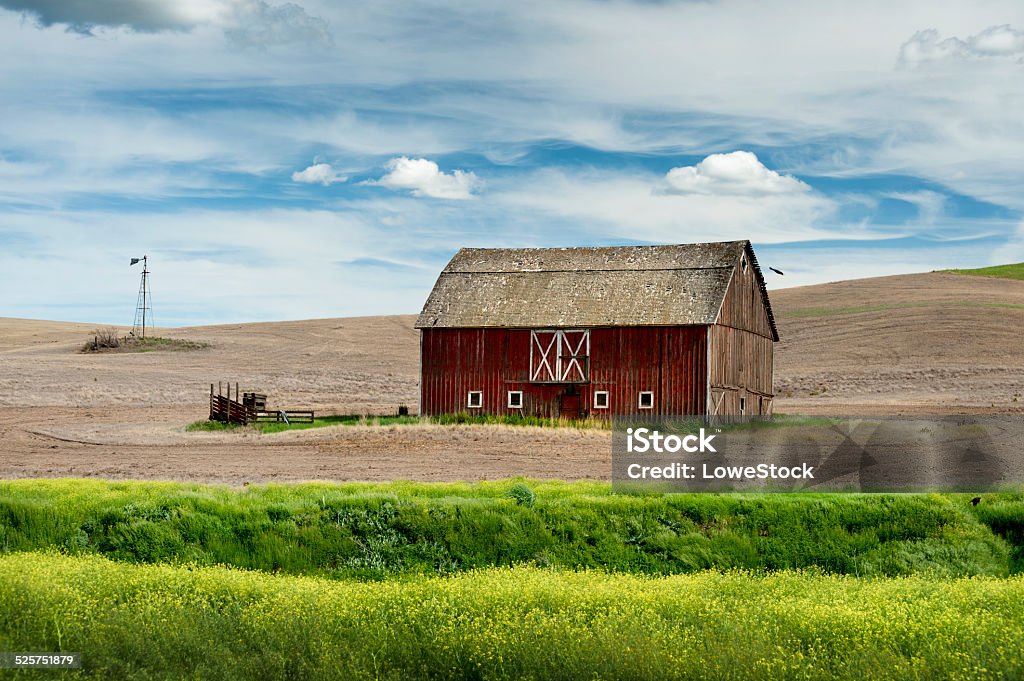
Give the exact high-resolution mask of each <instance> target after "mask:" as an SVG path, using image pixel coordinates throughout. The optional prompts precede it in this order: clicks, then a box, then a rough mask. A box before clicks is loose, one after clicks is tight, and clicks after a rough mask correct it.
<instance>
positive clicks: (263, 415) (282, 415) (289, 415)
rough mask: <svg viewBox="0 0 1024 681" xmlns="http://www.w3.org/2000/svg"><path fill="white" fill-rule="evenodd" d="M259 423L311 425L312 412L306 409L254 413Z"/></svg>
mask: <svg viewBox="0 0 1024 681" xmlns="http://www.w3.org/2000/svg"><path fill="white" fill-rule="evenodd" d="M256 420H257V421H258V422H260V423H313V412H312V411H310V410H306V409H287V410H286V409H279V410H277V411H260V412H256Z"/></svg>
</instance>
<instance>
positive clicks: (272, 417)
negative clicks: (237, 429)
mask: <svg viewBox="0 0 1024 681" xmlns="http://www.w3.org/2000/svg"><path fill="white" fill-rule="evenodd" d="M227 385H228V394H227V396H226V397H225V396H224V395H223V391H224V386H223V384H221V383H218V384H217V392H216V393H214V392H213V383H211V384H210V420H211V421H222V422H224V423H237V424H240V425H243V426H246V425H249V424H250V423H288V424H292V423H313V419H314V417H315V415H314V413H313V411H312V410H310V409H267V396H266V395H264V394H262V393H257V392H251V393H243V392H241V391H240V390H239V388H238V384H237V383H235V392H234V399H232V397H231V383H230V382H229V383H228V384H227Z"/></svg>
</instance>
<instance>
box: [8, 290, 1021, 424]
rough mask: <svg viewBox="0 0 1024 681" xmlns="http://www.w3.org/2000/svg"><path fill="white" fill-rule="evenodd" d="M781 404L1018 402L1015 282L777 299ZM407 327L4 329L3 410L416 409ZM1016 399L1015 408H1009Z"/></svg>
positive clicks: (415, 353)
mask: <svg viewBox="0 0 1024 681" xmlns="http://www.w3.org/2000/svg"><path fill="white" fill-rule="evenodd" d="M771 299H772V305H773V307H774V309H775V313H776V316H777V318H778V323H779V332H780V336H781V341H780V343H779V344H778V345H777V346H776V367H775V385H776V392H777V393H778V395H779V399H778V402H777V406H778V408H779V409H782V410H784V411H788V412H795V411H800V410H807V409H814V410H820V409H823V408H824V409H837V410H840V411H841V410H842V409H841V408H842V405H844V404H847V403H849V404H861V405H878V406H886V405H897V404H918V405H922V406H928V405H935V404H942V405H946V406H948V407H955V406H958V405H977V406H986V407H988V406H990V405H996V406H999V407H1002V408H1004V409H1005V408H1013V407H1015V406H1018V405H1021V404H1022V403H1024V398H1022V397H1021V396H1020V393H1021V392H1022V391H1024V352H1022V351H1021V345H1022V344H1021V335H1022V332H1024V281H1017V280H1010V279H996V278H987V277H975V276H966V275H960V274H951V273H942V272H935V273H930V274H912V275H903V276H894V277H879V278H871V279H859V280H852V281H843V282H837V283H831V284H820V285H815V286H805V287H799V288H791V289H781V290H776V291H772V292H771ZM413 321H414V316H412V315H404V316H384V317H359V318H343V319H317V320H305V321H291V322H273V323H258V324H230V325H221V326H197V327H190V328H178V329H158V330H157V331H156V333H157V334H159V335H161V336H167V337H170V338H181V339H188V340H194V341H200V342H205V343H209V344H210V346H211V347H210V348H208V349H203V350H196V351H191V352H153V353H139V354H109V355H108V354H96V355H83V354H81V353H79V352H78V349H79V347H80V346H81V344H82V343H83V342H84V341H85V340H86V339H87V337H88V335H89V332H90V331H91V330H92V329H93V328H95V325H90V324H70V323H62V322H43V321H34V320H24V319H5V318H0V405H5V406H45V405H52V406H64V407H94V406H118V405H124V406H128V405H132V406H171V405H185V406H195V405H201V404H205V401H206V394H207V392H208V391H209V384H210V382H211V381H212V382H217V381H222V380H223V381H229V380H230V381H238V382H239V383H240V384H241V387H242V389H243V390H246V389H248V390H253V389H255V390H259V391H262V392H266V393H267V394H268V395H270V402H271V404H273V405H280V406H286V407H295V408H298V407H311V408H315V409H318V410H329V411H340V412H363V411H367V412H371V413H390V412H393V411H394V410H395V409H396V408H397V407H398V405H400V404H408V405H409V406H410V407H411V408H413V409H415V406H416V400H417V384H418V361H419V345H418V336H417V333H416V331H415V330H414V329H413V328H412V324H413ZM1015 399H1016V400H1017V401H1016V402H1015V401H1014V400H1015Z"/></svg>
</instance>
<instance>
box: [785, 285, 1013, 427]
mask: <svg viewBox="0 0 1024 681" xmlns="http://www.w3.org/2000/svg"><path fill="white" fill-rule="evenodd" d="M771 299H772V305H773V308H774V310H775V313H776V317H777V319H778V324H779V334H780V336H781V341H780V343H779V344H778V345H777V346H776V367H775V388H776V392H777V393H778V395H779V399H778V402H777V406H778V408H780V409H783V410H786V411H790V412H795V411H806V410H808V409H810V408H813V409H815V410H819V409H820V408H823V407H824V408H828V409H829V410H841V405H843V404H844V403H853V404H870V405H880V406H888V405H905V404H919V405H923V406H926V405H935V404H942V405H946V406H948V407H955V406H960V405H977V406H986V407H989V406H995V407H996V408H1000V409H1002V410H1006V409H1011V410H1013V409H1015V408H1017V407H1019V406H1020V405H1021V403H1022V402H1024V398H1022V397H1021V393H1022V392H1024V351H1022V347H1024V344H1022V341H1021V337H1022V335H1024V281H1018V280H1012V279H999V278H987V277H976V276H967V275H962V274H952V273H945V272H933V273H929V274H909V275H901V276H893V277H875V278H871V279H857V280H852V281H842V282H837V283H832V284H819V285H816V286H803V287H798V288H791V289H782V290H778V291H773V292H771Z"/></svg>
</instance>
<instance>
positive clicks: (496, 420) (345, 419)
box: [185, 412, 611, 433]
mask: <svg viewBox="0 0 1024 681" xmlns="http://www.w3.org/2000/svg"><path fill="white" fill-rule="evenodd" d="M410 425H424V426H426V425H441V426H452V425H499V426H515V427H519V426H523V427H526V426H530V427H536V428H576V429H598V430H610V429H611V423H610V422H609V421H608V420H607V419H590V418H588V419H556V418H545V417H542V416H503V415H495V414H484V415H474V414H467V413H465V412H461V413H457V414H444V415H442V416H430V417H428V416H368V415H351V414H350V415H342V416H317V417H316V418H315V419H314V420H313V422H312V423H271V422H267V423H253V424H249V425H248V426H242V425H239V424H237V423H223V422H221V421H208V420H205V421H195V422H193V423H190V424H189V425H187V426H186V427H185V430H186V431H188V432H210V431H232V430H237V429H240V428H250V429H253V430H258V431H260V432H261V433H280V432H283V431H286V430H306V429H307V428H324V427H327V426H410Z"/></svg>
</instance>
